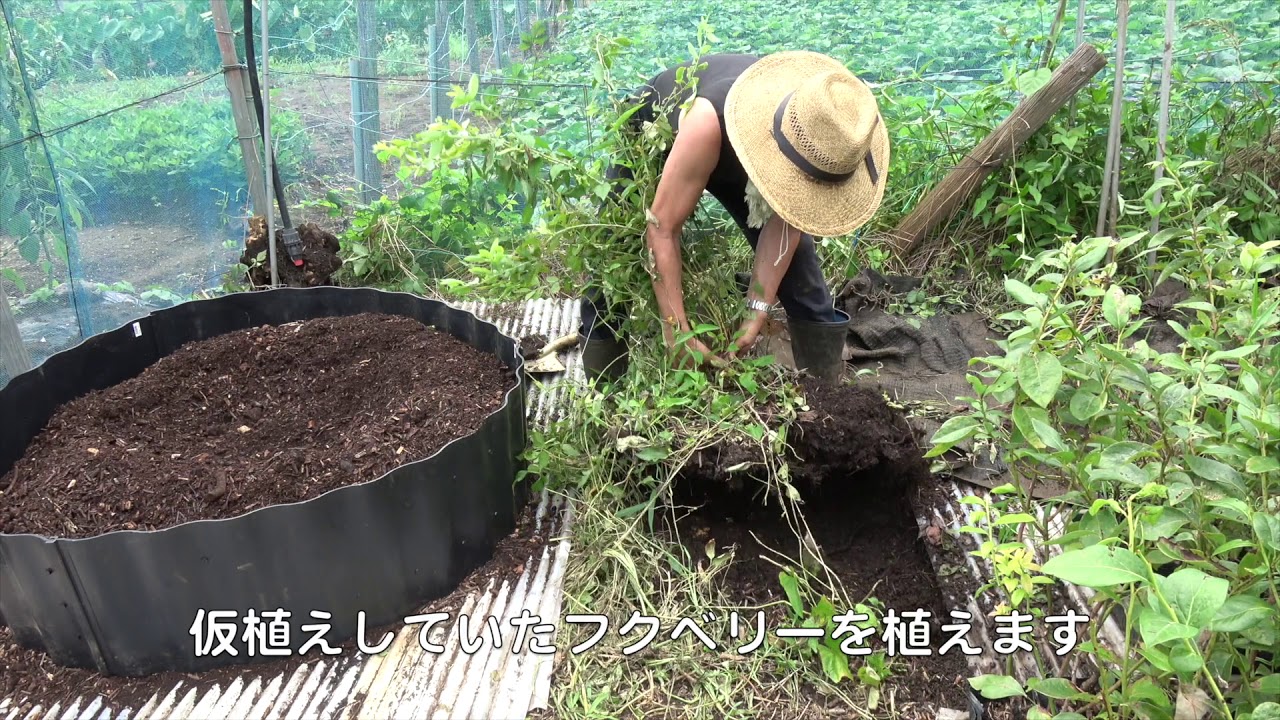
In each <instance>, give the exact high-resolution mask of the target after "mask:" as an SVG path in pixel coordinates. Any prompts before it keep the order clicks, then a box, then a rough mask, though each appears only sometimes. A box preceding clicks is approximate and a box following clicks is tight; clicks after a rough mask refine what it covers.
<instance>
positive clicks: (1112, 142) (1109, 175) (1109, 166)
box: [1094, 0, 1129, 262]
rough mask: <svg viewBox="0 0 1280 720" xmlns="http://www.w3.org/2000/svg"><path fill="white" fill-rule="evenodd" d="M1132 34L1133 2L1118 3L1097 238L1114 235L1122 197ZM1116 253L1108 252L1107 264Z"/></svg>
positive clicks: (1120, 0)
mask: <svg viewBox="0 0 1280 720" xmlns="http://www.w3.org/2000/svg"><path fill="white" fill-rule="evenodd" d="M1128 34H1129V0H1116V76H1115V84H1114V86H1113V88H1112V91H1111V129H1110V130H1109V131H1108V133H1107V162H1106V164H1105V167H1104V169H1103V171H1102V188H1103V192H1102V195H1101V198H1100V201H1099V203H1098V223H1097V231H1096V232H1095V233H1094V235H1095V236H1098V237H1101V236H1102V235H1103V234H1104V233H1106V234H1107V235H1109V236H1114V235H1115V233H1116V219H1117V214H1118V207H1117V206H1118V205H1119V195H1120V144H1121V138H1120V135H1121V132H1122V130H1123V127H1124V123H1123V119H1124V51H1125V44H1126V40H1127V39H1128ZM1112 259H1114V252H1113V251H1109V252H1108V253H1107V261H1108V262H1110V261H1111V260H1112Z"/></svg>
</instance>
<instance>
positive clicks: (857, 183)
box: [724, 50, 889, 237]
mask: <svg viewBox="0 0 1280 720" xmlns="http://www.w3.org/2000/svg"><path fill="white" fill-rule="evenodd" d="M831 70H840V71H845V72H847V69H846V68H845V67H844V65H842V64H841V63H840V62H838V61H836V60H834V59H832V58H829V57H827V56H826V55H822V54H819V53H815V52H809V51H803V50H801V51H792V52H782V53H776V54H773V55H768V56H766V57H764V58H761V59H760V60H758V61H757V62H755V63H753V64H752V65H751V66H750V67H748V68H747V70H746V71H745V72H744V73H743V74H742V75H741V76H739V78H738V80H737V81H736V82H735V83H734V84H733V87H732V88H731V89H730V90H729V94H728V96H727V98H726V99H725V108H724V116H725V131H726V133H727V134H728V136H729V142H730V143H732V145H733V149H734V151H735V152H736V153H737V155H738V159H739V160H740V161H741V162H742V166H743V168H744V169H745V170H746V171H747V176H748V177H749V178H751V181H752V182H753V183H755V185H756V187H757V188H758V189H759V190H760V194H761V195H762V196H763V197H764V199H765V201H766V202H768V203H769V207H771V208H772V209H773V211H774V212H775V213H777V214H778V215H780V216H781V217H782V219H784V220H786V221H787V222H788V223H789V224H790V225H791V226H792V227H795V228H796V229H798V230H800V231H801V232H806V233H809V234H810V235H816V236H819V237H836V236H839V235H844V234H847V233H850V232H853V231H854V230H856V229H857V228H859V227H861V226H862V225H864V224H866V222H867V221H868V220H870V219H871V216H872V215H875V212H876V210H877V209H879V207H880V202H881V201H882V200H883V199H884V189H885V185H886V181H887V180H888V176H889V131H888V129H887V128H885V125H884V122H883V119H882V120H881V122H879V123H877V124H876V129H875V130H874V131H873V133H872V137H871V140H870V150H871V153H872V158H873V159H874V161H875V166H876V169H877V170H878V171H879V181H878V182H876V183H874V184H873V183H872V182H871V177H870V175H869V173H868V172H867V170H866V168H865V167H864V166H859V169H858V171H857V172H856V173H854V175H853V177H851V178H849V179H848V180H845V181H843V182H840V183H825V182H817V181H814V180H813V179H811V178H809V176H807V175H806V174H805V173H804V171H802V170H801V169H800V168H798V167H796V166H795V165H794V164H792V162H791V161H790V160H788V159H787V157H786V156H785V155H783V153H782V150H780V149H779V148H778V145H777V143H776V142H775V141H774V138H773V117H774V113H775V112H776V111H777V109H778V104H779V103H781V102H782V99H783V98H785V97H786V96H787V94H788V93H790V92H792V91H794V90H795V89H796V88H797V87H799V86H800V84H801V83H803V82H804V81H805V80H806V79H808V78H810V77H812V76H814V75H817V74H820V73H824V72H829V71H831ZM868 111H869V112H878V109H877V108H875V107H874V106H871V107H869V108H868Z"/></svg>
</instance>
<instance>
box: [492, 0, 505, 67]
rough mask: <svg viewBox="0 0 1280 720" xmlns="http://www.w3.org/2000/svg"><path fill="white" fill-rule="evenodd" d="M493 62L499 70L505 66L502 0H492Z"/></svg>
mask: <svg viewBox="0 0 1280 720" xmlns="http://www.w3.org/2000/svg"><path fill="white" fill-rule="evenodd" d="M491 7H492V8H493V64H494V65H495V66H497V68H498V69H499V70H502V69H503V68H505V67H506V66H507V60H506V57H505V52H504V47H505V46H506V44H507V29H506V23H505V22H504V18H503V16H502V0H493V5H492V6H491Z"/></svg>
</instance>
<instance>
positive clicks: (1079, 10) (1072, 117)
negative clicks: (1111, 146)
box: [1067, 0, 1088, 125]
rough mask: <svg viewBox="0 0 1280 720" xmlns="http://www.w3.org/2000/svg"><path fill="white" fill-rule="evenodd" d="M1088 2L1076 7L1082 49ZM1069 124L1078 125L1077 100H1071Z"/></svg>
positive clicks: (1078, 42)
mask: <svg viewBox="0 0 1280 720" xmlns="http://www.w3.org/2000/svg"><path fill="white" fill-rule="evenodd" d="M1087 5H1088V0H1080V3H1079V4H1078V5H1076V47H1080V45H1081V44H1083V43H1084V13H1085V10H1086V9H1087V7H1086V6H1087ZM1067 123H1068V124H1070V125H1075V124H1076V99H1075V98H1074V97H1073V98H1071V107H1070V108H1068V109H1067Z"/></svg>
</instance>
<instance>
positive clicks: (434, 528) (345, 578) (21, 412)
mask: <svg viewBox="0 0 1280 720" xmlns="http://www.w3.org/2000/svg"><path fill="white" fill-rule="evenodd" d="M364 312H373V313H383V314H391V315H401V316H407V317H412V318H415V319H417V320H419V321H421V322H423V323H424V324H427V325H429V326H433V327H436V328H437V329H439V330H442V331H444V332H448V333H450V334H452V335H454V336H456V337H458V338H459V339H461V340H463V341H465V342H467V343H469V344H470V345H472V346H473V347H475V348H477V349H479V350H481V351H483V352H488V353H492V354H494V355H496V356H497V357H498V359H500V360H501V361H502V362H503V363H505V364H506V365H507V366H508V367H509V368H511V369H512V370H513V371H514V372H515V377H516V382H517V385H516V386H514V387H513V388H512V389H511V390H510V391H509V392H508V393H507V397H506V399H505V402H504V404H503V406H502V407H501V408H500V409H498V410H497V411H495V412H494V413H493V414H492V415H491V416H490V417H488V418H487V419H486V420H485V421H484V424H483V425H482V426H481V427H480V429H479V430H477V431H476V432H475V433H473V434H471V435H468V436H465V437H462V438H459V439H457V440H454V441H453V442H451V443H450V444H449V445H447V446H445V447H444V448H442V449H440V450H439V451H438V452H436V453H435V454H434V455H432V456H430V457H427V458H421V459H418V460H416V461H414V462H411V463H408V464H406V465H402V466H400V467H398V468H396V469H395V470H393V471H391V472H389V473H387V474H386V475H384V476H383V477H381V478H379V479H377V480H373V481H370V482H367V483H363V484H359V485H351V486H347V487H343V488H339V489H336V490H332V491H330V492H328V493H326V494H324V495H322V496H320V497H316V498H313V499H311V500H308V501H306V502H301V503H293V504H287V505H276V506H271V507H266V508H262V509H259V510H255V511H252V512H250V513H247V514H244V515H241V516H239V517H235V518H229V519H221V520H202V521H195V522H189V523H185V524H182V525H178V526H175V527H171V528H167V529H163V530H156V531H146V532H143V531H118V532H111V533H107V534H104V535H99V536H96V537H90V538H80V539H49V538H46V537H43V536H38V535H0V622H3V623H4V624H7V625H8V626H9V627H10V628H11V629H12V631H13V633H14V636H15V638H16V639H17V640H18V642H19V643H21V644H22V645H24V646H27V647H31V648H37V649H42V650H44V651H45V652H47V653H48V654H49V655H50V657H51V659H52V660H53V661H55V662H57V663H59V664H62V665H69V666H75V667H89V668H96V669H98V670H99V671H101V672H104V673H109V674H115V675H146V674H151V673H155V672H160V671H166V670H174V671H184V672H197V671H203V670H209V669H213V668H216V667H221V666H226V665H231V664H238V663H244V662H247V661H254V660H260V659H263V657H262V656H261V655H260V654H259V655H255V656H254V657H250V656H249V655H248V651H249V643H248V642H247V641H246V639H245V637H244V635H245V624H244V622H243V619H244V618H245V616H246V614H247V613H248V612H249V611H251V610H252V611H253V612H254V613H255V614H257V615H258V616H259V617H261V616H262V614H263V613H264V612H268V611H276V610H277V609H283V610H284V611H286V612H288V613H289V616H288V617H287V618H286V623H287V625H288V634H289V637H288V650H289V652H290V653H297V652H298V651H299V650H300V649H301V647H302V646H303V645H304V643H307V642H308V641H309V640H311V638H312V636H314V635H315V634H316V633H317V631H316V630H312V631H305V632H304V631H303V626H304V625H306V626H313V625H314V626H320V627H323V626H324V625H326V624H327V625H329V628H328V630H327V631H325V632H324V633H323V638H324V640H325V641H326V642H327V643H328V644H329V645H330V646H333V647H336V646H337V645H338V644H339V643H342V642H344V641H346V640H349V639H350V638H352V637H354V636H355V634H356V628H357V617H358V614H359V613H360V612H361V611H363V612H364V613H365V628H366V631H372V629H373V628H376V627H379V626H382V625H387V624H392V623H398V622H400V621H402V620H403V618H404V617H405V616H406V615H408V614H411V613H413V612H415V611H416V610H417V608H419V607H421V606H422V605H423V604H425V603H427V602H430V601H432V600H434V599H437V598H439V597H443V596H444V595H446V594H448V593H449V592H450V591H452V590H453V589H454V588H455V587H456V586H457V584H458V583H459V582H460V581H461V580H462V579H463V578H464V577H466V575H467V574H468V573H470V572H471V571H473V570H474V569H476V568H477V567H479V566H480V565H482V564H483V563H484V562H486V561H487V560H488V559H489V558H490V557H491V556H492V553H493V548H494V546H495V545H496V544H497V542H498V541H499V540H500V539H502V538H503V537H505V536H506V535H507V534H509V533H510V532H511V531H512V530H513V529H514V527H515V521H516V516H517V514H518V512H519V510H520V509H521V507H523V505H524V504H525V503H526V502H527V501H528V497H529V489H528V487H527V486H526V485H525V484H524V483H518V482H517V481H516V477H517V474H518V472H519V470H520V459H519V457H520V454H521V453H522V452H523V450H524V448H525V444H526V439H527V428H526V419H525V402H526V397H525V393H526V391H527V386H526V381H525V379H524V373H523V359H522V358H521V357H520V354H519V350H518V348H517V344H516V342H515V340H513V339H512V338H509V337H506V336H504V335H503V334H502V333H500V332H499V331H498V329H497V327H495V326H494V325H492V324H491V323H488V322H485V321H483V320H481V319H479V318H477V317H476V316H475V315H474V314H472V313H468V312H463V311H461V310H458V309H456V308H452V307H449V306H448V305H446V304H444V303H441V302H437V301H433V300H428V299H425V298H421V297H417V296H413V295H408V294H403V293H388V292H382V291H378V290H372V289H363V288H361V289H343V288H308V289H280V290H270V291H264V292H254V293H240V294H235V295H229V296H226V297H222V298H218V299H214V300H202V301H196V302H189V303H185V304H182V305H178V306H176V307H173V308H169V309H166V310H161V311H158V312H155V313H152V314H151V315H149V316H147V317H145V318H141V319H139V320H137V321H136V322H133V323H130V324H128V325H125V326H124V327H121V328H119V329H116V330H114V331H111V332H108V333H103V334H101V335H97V336H94V337H92V338H90V339H88V340H86V341H85V342H84V343H82V344H80V345H78V346H77V347H75V348H72V349H70V350H67V351H64V352H61V353H58V354H57V355H54V356H52V357H50V358H49V359H48V360H47V361H45V362H44V363H43V364H42V365H40V366H39V367H37V368H35V369H33V370H31V371H30V372H27V373H24V374H22V375H20V376H18V377H16V378H14V379H13V380H12V381H11V382H10V383H9V384H8V385H7V386H5V387H4V388H3V389H0V474H3V473H4V472H7V471H8V470H9V469H10V468H11V467H12V466H13V464H14V463H15V462H16V461H17V460H18V459H20V458H21V457H22V454H23V453H24V452H25V449H26V447H27V444H28V443H29V442H30V441H31V440H32V439H33V438H34V437H35V436H36V435H37V434H38V433H39V432H40V431H41V430H42V429H43V427H44V425H45V423H46V422H47V421H48V419H49V418H50V416H52V414H53V413H54V411H55V410H56V409H57V408H58V407H59V406H60V405H62V404H64V403H66V402H68V401H70V400H73V399H75V398H77V397H80V396H81V395H84V394H85V393H88V392H90V391H92V390H98V389H103V388H107V387H110V386H112V385H115V384H117V383H120V382H122V381H124V380H126V379H128V378H131V377H134V376H136V375H138V374H139V373H141V372H142V371H143V370H144V369H146V367H148V366H150V365H151V364H152V363H154V362H156V361H157V360H159V359H160V358H161V357H164V356H165V355H168V354H170V353H172V352H173V351H175V350H176V349H178V348H179V347H180V346H182V345H184V344H186V343H189V342H194V341H199V340H205V339H208V338H211V337H214V336H217V335H221V334H224V333H227V332H232V331H236V330H241V329H245V328H249V327H255V326H260V325H277V324H282V323H287V322H294V321H298V320H309V319H313V318H320V317H333V316H344V315H355V314H359V313H364ZM201 611H206V613H207V612H208V611H230V612H229V617H230V620H227V621H223V622H230V623H232V624H234V628H235V629H234V638H233V641H232V643H231V647H233V648H234V649H235V650H236V654H235V655H231V654H229V653H227V652H226V651H225V650H223V651H222V652H221V653H218V654H214V653H208V654H204V655H197V652H196V651H197V645H196V640H197V638H196V637H195V635H193V634H192V632H191V630H192V629H193V626H199V624H198V623H196V621H197V619H198V618H199V617H200V616H201V614H202V613H201ZM313 611H315V612H319V613H328V614H329V617H328V618H327V619H324V618H322V619H317V618H315V617H313V616H312V612H313ZM205 617H206V620H205V622H204V623H203V628H202V634H205V635H207V634H208V633H207V630H208V629H209V627H210V623H209V621H208V620H207V615H206V616H205ZM277 639H278V638H277ZM379 639H380V638H378V637H374V636H372V635H370V637H369V641H370V642H371V643H376V642H377V641H378V640H379ZM205 642H208V641H207V640H206V641H205ZM219 644H220V643H218V642H214V643H213V646H214V647H217V646H219ZM319 652H320V651H319V650H318V649H311V650H308V653H307V655H309V656H311V655H313V654H314V655H318V654H319ZM268 659H270V658H268Z"/></svg>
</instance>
